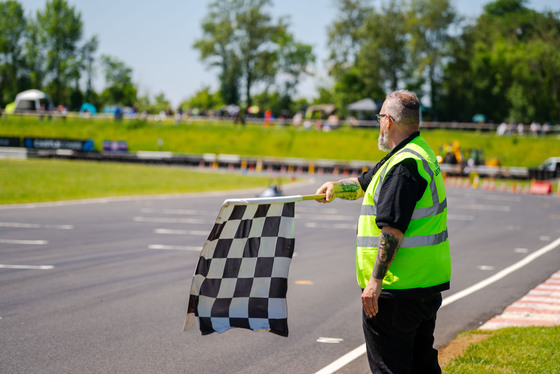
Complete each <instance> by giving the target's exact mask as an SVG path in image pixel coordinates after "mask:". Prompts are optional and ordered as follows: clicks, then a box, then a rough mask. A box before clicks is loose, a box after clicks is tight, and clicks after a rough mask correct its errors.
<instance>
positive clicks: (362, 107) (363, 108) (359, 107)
mask: <svg viewBox="0 0 560 374" xmlns="http://www.w3.org/2000/svg"><path fill="white" fill-rule="evenodd" d="M348 110H355V111H358V112H375V111H376V110H377V104H376V103H375V101H373V100H372V99H362V100H359V101H356V102H355V103H352V104H350V105H348Z"/></svg>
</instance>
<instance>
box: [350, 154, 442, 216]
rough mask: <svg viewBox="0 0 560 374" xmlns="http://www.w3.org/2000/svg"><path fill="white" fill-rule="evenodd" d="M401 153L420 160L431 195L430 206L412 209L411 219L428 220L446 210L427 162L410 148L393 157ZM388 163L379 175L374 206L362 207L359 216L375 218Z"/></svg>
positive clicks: (388, 162) (374, 195)
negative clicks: (427, 175) (427, 178)
mask: <svg viewBox="0 0 560 374" xmlns="http://www.w3.org/2000/svg"><path fill="white" fill-rule="evenodd" d="M402 152H409V153H412V154H413V155H415V156H417V157H418V158H419V159H420V160H422V166H423V167H424V170H426V172H427V173H428V174H429V175H430V180H431V182H430V192H431V194H432V206H429V207H425V208H417V209H414V212H413V213H412V219H420V218H428V217H433V216H435V215H437V214H440V213H442V212H443V211H444V210H445V208H447V199H444V200H443V201H442V202H441V203H440V202H439V194H438V190H437V187H436V181H435V180H434V172H433V171H432V169H431V168H430V164H429V163H428V160H426V159H425V158H424V157H423V156H422V155H421V154H419V153H418V152H416V151H415V150H413V149H410V148H406V147H405V148H403V149H402V150H400V151H399V152H397V153H396V154H395V155H397V154H399V153H402ZM389 164H390V161H389V160H388V161H387V164H386V165H385V166H384V168H383V170H382V171H381V175H380V178H379V183H378V184H377V188H376V189H375V192H374V194H373V201H374V203H375V205H373V206H372V205H362V209H361V211H360V214H361V215H369V216H377V202H378V201H379V194H380V191H381V185H382V184H383V179H385V174H386V173H387V167H388V166H389Z"/></svg>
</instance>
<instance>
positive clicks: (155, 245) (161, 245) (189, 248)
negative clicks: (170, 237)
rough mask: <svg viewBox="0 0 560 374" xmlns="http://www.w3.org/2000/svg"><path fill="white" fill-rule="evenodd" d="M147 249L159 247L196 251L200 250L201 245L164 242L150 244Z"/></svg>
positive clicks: (170, 249)
mask: <svg viewBox="0 0 560 374" xmlns="http://www.w3.org/2000/svg"><path fill="white" fill-rule="evenodd" d="M148 248H149V249H160V250H166V251H197V252H200V251H201V250H202V247H194V246H183V245H164V244H150V245H149V246H148Z"/></svg>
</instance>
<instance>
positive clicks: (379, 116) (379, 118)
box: [375, 113, 395, 123]
mask: <svg viewBox="0 0 560 374" xmlns="http://www.w3.org/2000/svg"><path fill="white" fill-rule="evenodd" d="M383 117H389V118H391V121H394V120H395V119H394V118H393V117H391V115H390V114H385V113H379V114H376V115H375V118H377V122H379V123H381V118H383Z"/></svg>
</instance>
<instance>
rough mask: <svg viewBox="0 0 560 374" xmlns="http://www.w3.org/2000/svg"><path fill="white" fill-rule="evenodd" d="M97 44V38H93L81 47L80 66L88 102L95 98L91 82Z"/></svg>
mask: <svg viewBox="0 0 560 374" xmlns="http://www.w3.org/2000/svg"><path fill="white" fill-rule="evenodd" d="M98 45H99V42H98V40H97V36H95V35H94V36H93V37H92V38H91V39H90V40H88V41H87V42H86V43H85V44H84V46H83V47H82V56H81V65H82V66H83V68H84V70H85V73H86V90H85V99H86V100H88V101H89V102H91V101H93V99H94V97H95V92H94V90H93V85H92V83H91V82H92V80H93V76H94V73H95V71H94V63H95V56H94V54H95V52H96V51H97V47H98Z"/></svg>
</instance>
